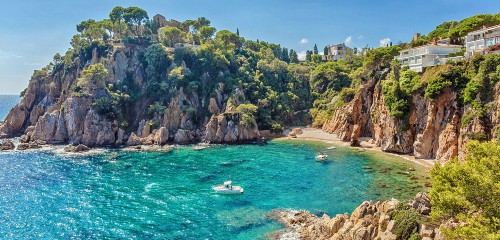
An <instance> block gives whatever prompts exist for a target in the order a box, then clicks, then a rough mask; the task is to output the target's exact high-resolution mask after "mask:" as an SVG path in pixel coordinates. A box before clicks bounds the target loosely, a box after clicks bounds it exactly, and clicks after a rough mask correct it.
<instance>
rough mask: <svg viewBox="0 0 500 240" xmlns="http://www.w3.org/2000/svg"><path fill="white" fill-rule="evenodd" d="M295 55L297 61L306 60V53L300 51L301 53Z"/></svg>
mask: <svg viewBox="0 0 500 240" xmlns="http://www.w3.org/2000/svg"><path fill="white" fill-rule="evenodd" d="M297 55H298V56H299V57H298V58H299V61H304V60H306V51H302V52H299V53H297Z"/></svg>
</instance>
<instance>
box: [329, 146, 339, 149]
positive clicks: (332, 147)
mask: <svg viewBox="0 0 500 240" xmlns="http://www.w3.org/2000/svg"><path fill="white" fill-rule="evenodd" d="M327 149H328V150H333V149H337V148H336V147H335V146H331V147H329V148H327Z"/></svg>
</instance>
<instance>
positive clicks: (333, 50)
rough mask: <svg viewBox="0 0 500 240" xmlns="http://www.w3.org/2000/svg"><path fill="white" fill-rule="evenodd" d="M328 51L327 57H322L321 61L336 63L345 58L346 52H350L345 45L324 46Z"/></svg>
mask: <svg viewBox="0 0 500 240" xmlns="http://www.w3.org/2000/svg"><path fill="white" fill-rule="evenodd" d="M326 48H327V49H328V55H323V60H327V61H337V60H339V59H344V58H345V57H346V53H347V51H352V49H351V48H349V47H348V46H346V45H345V44H343V43H341V44H336V45H328V46H326Z"/></svg>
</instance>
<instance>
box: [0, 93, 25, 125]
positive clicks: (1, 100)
mask: <svg viewBox="0 0 500 240" xmlns="http://www.w3.org/2000/svg"><path fill="white" fill-rule="evenodd" d="M20 100H21V98H20V97H19V96H16V95H0V121H3V120H4V119H5V117H7V114H9V111H10V109H11V108H12V107H14V106H15V105H16V104H17V103H18V102H19V101H20Z"/></svg>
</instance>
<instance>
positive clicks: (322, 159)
mask: <svg viewBox="0 0 500 240" xmlns="http://www.w3.org/2000/svg"><path fill="white" fill-rule="evenodd" d="M327 158H328V155H326V154H319V155H317V156H316V160H317V161H324V160H326V159H327Z"/></svg>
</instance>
